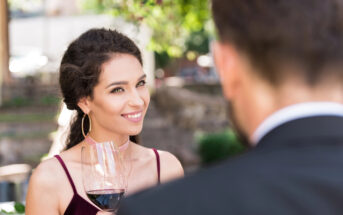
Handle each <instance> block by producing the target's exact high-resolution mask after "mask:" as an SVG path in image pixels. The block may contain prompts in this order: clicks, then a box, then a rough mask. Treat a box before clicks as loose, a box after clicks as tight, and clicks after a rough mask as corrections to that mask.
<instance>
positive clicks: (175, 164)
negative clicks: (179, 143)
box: [158, 150, 184, 182]
mask: <svg viewBox="0 0 343 215" xmlns="http://www.w3.org/2000/svg"><path fill="white" fill-rule="evenodd" d="M158 154H159V156H160V160H161V181H162V182H166V181H170V180H173V179H176V178H180V177H183V175H184V172H183V168H182V165H181V163H180V161H179V160H178V159H177V158H176V157H175V155H173V154H172V153H170V152H167V151H162V150H158Z"/></svg>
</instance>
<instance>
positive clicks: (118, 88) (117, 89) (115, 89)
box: [111, 87, 124, 93]
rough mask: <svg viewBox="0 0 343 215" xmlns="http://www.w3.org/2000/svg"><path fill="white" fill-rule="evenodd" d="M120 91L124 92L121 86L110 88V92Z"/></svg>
mask: <svg viewBox="0 0 343 215" xmlns="http://www.w3.org/2000/svg"><path fill="white" fill-rule="evenodd" d="M120 92H124V89H123V88H121V87H117V88H114V89H113V90H111V93H120Z"/></svg>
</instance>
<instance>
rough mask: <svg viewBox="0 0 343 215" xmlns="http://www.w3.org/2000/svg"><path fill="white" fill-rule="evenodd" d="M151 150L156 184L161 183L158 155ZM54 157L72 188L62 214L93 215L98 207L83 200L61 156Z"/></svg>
mask: <svg viewBox="0 0 343 215" xmlns="http://www.w3.org/2000/svg"><path fill="white" fill-rule="evenodd" d="M153 151H154V152H155V155H156V163H157V177H158V184H160V183H161V181H160V177H161V176H160V172H161V170H160V156H159V154H158V152H157V150H156V149H153ZM55 157H56V158H57V160H58V161H59V162H60V164H61V166H62V167H63V169H64V172H65V173H66V175H67V177H68V180H69V183H70V185H71V187H72V189H73V193H74V195H73V198H72V199H71V201H70V203H69V205H68V207H67V209H66V211H65V212H64V215H95V214H96V213H97V212H98V211H99V209H98V208H96V207H95V206H94V205H92V204H91V203H89V202H88V201H87V200H85V199H84V198H83V197H82V196H80V195H79V194H78V193H77V190H76V187H75V184H74V182H73V179H72V178H71V176H70V174H69V171H68V169H67V167H66V165H65V164H64V162H63V160H62V158H61V157H60V156H59V155H55Z"/></svg>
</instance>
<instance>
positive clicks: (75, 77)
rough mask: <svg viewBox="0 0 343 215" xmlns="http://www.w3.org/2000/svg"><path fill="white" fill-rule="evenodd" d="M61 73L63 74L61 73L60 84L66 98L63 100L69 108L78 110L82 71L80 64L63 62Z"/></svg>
mask: <svg viewBox="0 0 343 215" xmlns="http://www.w3.org/2000/svg"><path fill="white" fill-rule="evenodd" d="M60 74H63V75H60V85H61V90H62V95H63V98H64V99H63V101H64V103H65V104H66V106H67V108H68V109H69V110H76V109H77V108H78V105H77V102H78V98H80V95H79V94H80V87H81V86H80V85H81V83H80V81H81V78H82V72H81V70H80V68H79V67H78V66H75V65H72V64H62V65H61V68H60ZM70 86H73V87H70Z"/></svg>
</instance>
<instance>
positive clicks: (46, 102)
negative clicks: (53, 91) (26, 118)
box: [2, 96, 61, 108]
mask: <svg viewBox="0 0 343 215" xmlns="http://www.w3.org/2000/svg"><path fill="white" fill-rule="evenodd" d="M60 101H61V99H60V98H58V97H56V96H44V97H42V98H39V99H38V101H37V99H31V98H28V97H24V96H17V97H14V98H11V99H9V100H6V101H4V103H3V104H2V107H5V108H15V107H26V106H35V105H36V106H40V105H43V106H52V105H58V104H59V103H60Z"/></svg>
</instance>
